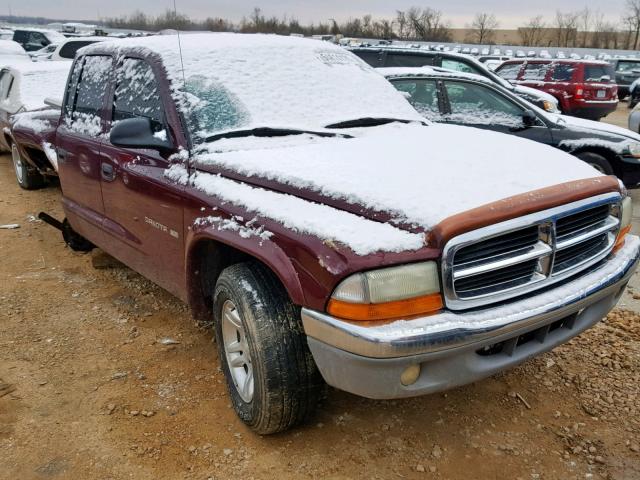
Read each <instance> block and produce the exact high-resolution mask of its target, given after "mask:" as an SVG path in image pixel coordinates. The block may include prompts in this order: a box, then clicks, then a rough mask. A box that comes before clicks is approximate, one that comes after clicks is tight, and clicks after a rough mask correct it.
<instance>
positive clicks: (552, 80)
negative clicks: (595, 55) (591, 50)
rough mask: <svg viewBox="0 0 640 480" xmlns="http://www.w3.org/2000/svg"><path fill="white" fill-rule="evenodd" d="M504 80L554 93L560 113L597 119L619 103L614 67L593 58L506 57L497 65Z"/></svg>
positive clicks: (498, 71) (611, 110) (608, 112)
mask: <svg viewBox="0 0 640 480" xmlns="http://www.w3.org/2000/svg"><path fill="white" fill-rule="evenodd" d="M496 73H497V74H498V75H500V76H501V77H502V78H504V79H505V80H509V81H510V82H514V83H517V84H518V85H525V86H527V87H532V88H537V89H539V90H542V91H543V92H546V93H549V94H551V95H553V96H554V97H555V98H556V99H557V100H558V104H559V105H560V110H561V111H562V113H565V114H567V115H574V116H576V117H583V118H589V119H593V120H599V119H600V118H602V117H606V116H607V115H609V114H610V113H611V112H613V111H615V109H616V108H617V106H618V86H617V85H616V84H615V82H614V80H613V78H614V76H615V74H614V71H613V67H612V66H611V65H609V64H608V63H606V62H600V61H596V60H542V59H533V60H508V61H506V62H504V63H503V64H502V65H500V66H499V67H498V68H496Z"/></svg>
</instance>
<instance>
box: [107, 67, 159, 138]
mask: <svg viewBox="0 0 640 480" xmlns="http://www.w3.org/2000/svg"><path fill="white" fill-rule="evenodd" d="M139 117H144V118H148V119H149V120H151V126H152V128H153V131H154V132H160V131H162V130H164V110H163V108H162V101H161V99H160V94H159V93H158V84H157V82H156V77H155V75H154V73H153V70H152V69H151V66H150V65H149V64H148V63H147V62H145V61H144V60H139V59H137V58H125V59H124V61H123V63H122V66H121V67H120V69H119V70H118V83H117V86H116V92H115V97H114V99H113V121H114V123H115V122H118V121H120V120H126V119H128V118H139Z"/></svg>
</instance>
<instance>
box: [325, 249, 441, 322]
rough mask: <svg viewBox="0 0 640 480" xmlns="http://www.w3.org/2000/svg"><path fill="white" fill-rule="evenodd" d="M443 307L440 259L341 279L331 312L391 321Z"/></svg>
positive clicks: (328, 308)
mask: <svg viewBox="0 0 640 480" xmlns="http://www.w3.org/2000/svg"><path fill="white" fill-rule="evenodd" d="M440 309H442V297H441V296H440V281H439V279H438V266H437V264H436V262H422V263H415V264H411V265H403V266H400V267H390V268H383V269H379V270H372V271H369V272H363V273H356V274H354V275H351V276H350V277H347V278H346V279H345V280H343V281H342V282H340V284H339V285H338V286H337V287H336V289H335V290H334V292H333V295H331V300H329V305H328V307H327V311H328V312H329V313H330V314H331V315H334V316H336V317H339V318H344V319H346V320H363V321H367V320H388V319H394V318H405V317H410V316H413V315H419V314H427V313H433V312H436V311H438V310H440Z"/></svg>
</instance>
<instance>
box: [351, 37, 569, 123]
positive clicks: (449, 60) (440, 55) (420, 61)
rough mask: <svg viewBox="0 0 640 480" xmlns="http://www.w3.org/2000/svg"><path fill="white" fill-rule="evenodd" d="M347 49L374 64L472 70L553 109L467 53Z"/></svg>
mask: <svg viewBox="0 0 640 480" xmlns="http://www.w3.org/2000/svg"><path fill="white" fill-rule="evenodd" d="M349 50H350V51H351V52H352V53H354V54H356V55H357V56H358V57H360V58H361V59H362V60H364V61H365V62H367V63H368V64H369V65H371V66H372V67H375V68H381V67H424V66H433V67H442V68H446V69H447V70H455V71H457V72H463V73H474V74H476V75H480V76H482V77H485V78H488V79H489V80H491V81H492V82H494V83H497V84H498V85H500V86H501V87H504V88H507V89H509V90H511V91H512V92H513V93H514V94H516V95H518V96H519V97H521V98H524V99H525V100H527V101H529V102H531V103H533V104H534V105H536V106H538V107H540V108H542V109H543V110H546V111H548V112H556V111H557V102H556V101H555V99H554V98H553V97H551V96H549V95H546V94H544V93H540V92H538V91H536V90H535V89H532V88H527V87H520V86H514V85H513V84H511V83H509V82H508V81H506V80H505V79H503V78H502V77H500V76H499V75H496V74H495V73H494V72H492V71H491V70H489V69H488V68H487V67H486V66H485V65H483V64H482V63H480V62H479V61H477V60H476V59H475V58H472V57H469V56H468V55H462V54H458V53H453V52H439V51H430V50H425V49H420V48H397V47H387V48H380V47H353V48H349Z"/></svg>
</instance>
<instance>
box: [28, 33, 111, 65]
mask: <svg viewBox="0 0 640 480" xmlns="http://www.w3.org/2000/svg"><path fill="white" fill-rule="evenodd" d="M105 40H113V39H112V38H109V37H73V38H67V39H66V40H65V41H63V42H61V43H57V44H51V45H48V46H46V47H44V48H43V49H41V50H37V51H36V52H33V53H32V54H31V57H32V58H33V60H34V61H36V62H38V61H43V60H52V61H60V60H73V59H74V57H75V56H76V52H77V51H78V50H79V49H81V48H82V47H86V46H87V45H91V44H92V43H96V42H104V41H105Z"/></svg>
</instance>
